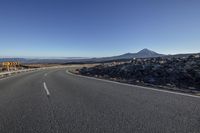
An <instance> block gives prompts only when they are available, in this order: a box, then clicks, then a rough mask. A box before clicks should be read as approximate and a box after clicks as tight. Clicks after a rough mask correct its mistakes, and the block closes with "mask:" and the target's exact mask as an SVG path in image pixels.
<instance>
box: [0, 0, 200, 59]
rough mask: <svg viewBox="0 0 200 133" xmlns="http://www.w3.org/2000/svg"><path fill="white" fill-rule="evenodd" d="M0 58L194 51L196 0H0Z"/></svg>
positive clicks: (198, 42)
mask: <svg viewBox="0 0 200 133" xmlns="http://www.w3.org/2000/svg"><path fill="white" fill-rule="evenodd" d="M0 46H1V47H0V56H47V57H48V56H51V57H52V56H55V57H102V56H112V55H119V54H123V53H127V52H137V51H139V50H141V49H143V48H149V49H151V50H154V51H156V52H159V53H164V54H175V53H192V52H200V1H199V0H13V1H11V0H0Z"/></svg>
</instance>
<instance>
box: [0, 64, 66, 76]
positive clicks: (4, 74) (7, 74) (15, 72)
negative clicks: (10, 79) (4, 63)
mask: <svg viewBox="0 0 200 133" xmlns="http://www.w3.org/2000/svg"><path fill="white" fill-rule="evenodd" d="M51 68H65V66H53V67H42V68H34V69H23V70H16V71H8V72H0V78H3V77H5V76H10V75H13V74H17V73H22V72H30V71H36V70H44V69H51Z"/></svg>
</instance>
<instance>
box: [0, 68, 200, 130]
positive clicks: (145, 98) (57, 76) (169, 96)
mask: <svg viewBox="0 0 200 133" xmlns="http://www.w3.org/2000/svg"><path fill="white" fill-rule="evenodd" d="M0 133H200V98H199V97H193V96H189V95H181V94H176V93H168V92H165V91H156V90H153V89H145V88H142V87H137V86H129V85H123V84H117V83H113V82H105V81H101V80H96V79H91V78H86V77H80V76H76V75H72V74H69V73H67V72H66V69H49V70H40V71H35V72H27V73H22V74H18V75H16V76H14V77H10V78H7V79H3V80H0Z"/></svg>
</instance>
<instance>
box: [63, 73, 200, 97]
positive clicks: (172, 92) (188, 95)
mask: <svg viewBox="0 0 200 133" xmlns="http://www.w3.org/2000/svg"><path fill="white" fill-rule="evenodd" d="M66 73H68V74H70V75H73V76H78V77H83V78H88V79H93V80H99V81H103V82H108V83H114V84H119V85H124V86H129V87H137V88H142V89H146V90H152V91H158V92H164V93H169V94H175V95H181V96H187V97H193V98H200V96H197V95H192V94H186V93H181V92H174V91H168V90H161V89H155V88H151V87H144V86H138V85H131V84H126V83H120V82H117V81H111V80H106V79H99V78H94V77H88V76H83V75H78V74H73V73H71V72H69V71H68V70H67V71H66Z"/></svg>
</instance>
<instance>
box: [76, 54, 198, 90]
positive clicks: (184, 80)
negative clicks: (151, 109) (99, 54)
mask: <svg viewBox="0 0 200 133" xmlns="http://www.w3.org/2000/svg"><path fill="white" fill-rule="evenodd" d="M79 73H80V74H82V75H86V76H94V77H99V78H104V79H110V80H116V81H120V82H126V83H131V84H137V85H145V86H155V87H158V88H166V89H171V90H179V91H183V92H189V93H196V92H199V91H200V54H195V55H190V56H187V57H181V58H174V57H172V58H163V57H156V58H140V59H132V60H130V61H127V62H118V63H116V62H112V63H106V64H101V65H98V66H95V67H91V68H86V67H84V68H82V69H80V70H79Z"/></svg>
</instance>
